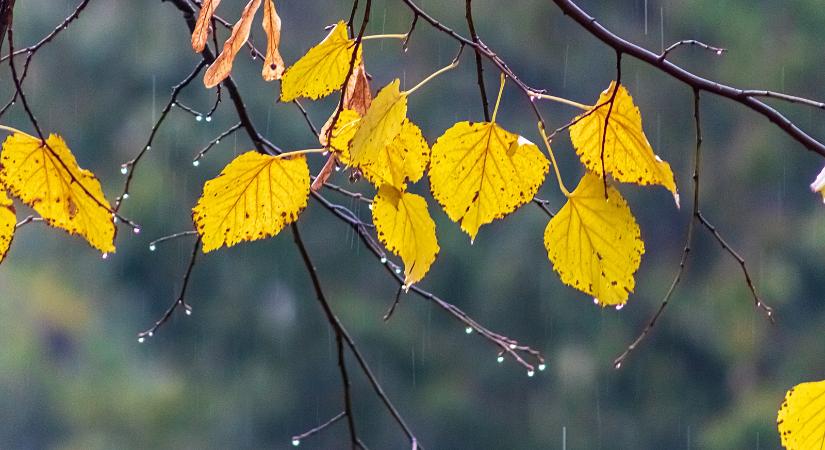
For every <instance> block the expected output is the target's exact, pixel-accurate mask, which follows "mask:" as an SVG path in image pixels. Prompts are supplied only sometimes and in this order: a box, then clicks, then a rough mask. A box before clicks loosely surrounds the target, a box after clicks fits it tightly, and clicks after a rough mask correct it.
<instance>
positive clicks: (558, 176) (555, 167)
mask: <svg viewBox="0 0 825 450" xmlns="http://www.w3.org/2000/svg"><path fill="white" fill-rule="evenodd" d="M538 125H539V134H541V140H542V141H544V146H545V147H547V153H548V154H549V155H550V161H551V163H552V164H553V170H554V171H555V172H556V180H558V182H559V189H560V190H561V192H562V194H564V196H565V197H570V195H571V194H570V191H568V190H567V187H566V186H565V185H564V181H562V179H561V172H559V165H558V164H557V163H556V155H554V154H553V149H551V148H550V140H549V139H548V138H547V132H546V131H545V130H544V124H543V123H541V122H539V124H538Z"/></svg>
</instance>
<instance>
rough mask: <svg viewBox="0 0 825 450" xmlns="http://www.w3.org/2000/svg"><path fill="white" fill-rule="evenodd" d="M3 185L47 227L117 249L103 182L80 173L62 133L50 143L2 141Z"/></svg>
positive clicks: (17, 136)
mask: <svg viewBox="0 0 825 450" xmlns="http://www.w3.org/2000/svg"><path fill="white" fill-rule="evenodd" d="M0 162H2V167H3V170H2V171H0V184H2V185H4V186H6V188H8V189H9V191H11V193H12V194H13V195H14V196H16V197H17V198H19V199H20V200H22V201H23V202H24V203H26V204H27V205H29V206H31V207H32V208H34V210H35V211H37V213H38V214H40V216H41V217H43V219H44V220H45V221H46V223H48V224H49V225H51V226H53V227H57V228H62V229H64V230H66V231H68V232H69V234H79V235H80V236H82V237H84V238H85V239H86V240H87V241H88V242H89V244H90V245H91V246H92V247H94V248H96V249H98V250H100V251H101V252H104V253H110V252H114V251H115V244H114V240H115V224H114V222H113V220H112V212H111V210H112V208H111V206H109V202H108V201H107V200H106V197H104V196H103V190H102V189H101V187H100V182H99V181H98V180H97V178H95V176H94V174H93V173H92V172H89V171H88V170H84V169H81V168H80V167H78V165H77V161H76V160H75V158H74V155H72V152H71V151H70V150H69V147H67V146H66V142H64V141H63V138H61V137H60V136H58V135H55V134H52V135H50V136H49V138H48V139H47V140H46V145H43V143H42V141H41V140H40V139H38V138H36V137H34V136H29V135H27V134H25V133H14V134H12V135H11V136H9V137H8V138H6V141H5V142H4V143H3V154H2V158H0Z"/></svg>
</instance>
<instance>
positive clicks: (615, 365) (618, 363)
mask: <svg viewBox="0 0 825 450" xmlns="http://www.w3.org/2000/svg"><path fill="white" fill-rule="evenodd" d="M613 367H615V368H616V370H619V369H621V368H622V362H621V361H619V362H617V363H616V364H614V365H613Z"/></svg>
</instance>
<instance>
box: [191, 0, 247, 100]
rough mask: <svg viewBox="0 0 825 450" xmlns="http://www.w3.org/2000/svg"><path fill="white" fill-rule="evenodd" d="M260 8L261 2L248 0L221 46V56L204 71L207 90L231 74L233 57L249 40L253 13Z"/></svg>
mask: <svg viewBox="0 0 825 450" xmlns="http://www.w3.org/2000/svg"><path fill="white" fill-rule="evenodd" d="M260 7H261V0H250V1H249V3H247V4H246V7H245V8H244V9H243V12H242V13H241V18H240V19H238V21H237V22H236V23H235V26H233V27H232V34H230V35H229V38H228V39H227V40H226V42H224V44H223V50H221V54H220V55H218V57H217V58H215V61H214V62H213V63H212V65H211V66H209V68H208V69H206V73H205V74H204V75H203V84H204V85H205V86H206V87H207V88H213V87H215V86H217V85H218V84H219V83H220V82H221V81H223V80H224V79H226V77H228V76H229V74H230V73H231V72H232V63H233V62H234V61H235V55H237V54H238V52H239V51H240V50H241V48H242V47H243V46H244V44H246V40H247V39H249V31H250V30H251V29H252V19H254V18H255V12H257V11H258V8H260Z"/></svg>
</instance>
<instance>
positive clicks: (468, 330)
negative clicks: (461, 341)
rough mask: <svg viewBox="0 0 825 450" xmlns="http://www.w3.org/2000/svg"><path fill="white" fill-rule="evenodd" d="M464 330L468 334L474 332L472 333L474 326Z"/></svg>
mask: <svg viewBox="0 0 825 450" xmlns="http://www.w3.org/2000/svg"><path fill="white" fill-rule="evenodd" d="M464 332H465V333H467V334H472V333H473V327H467V328H465V329H464Z"/></svg>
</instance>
